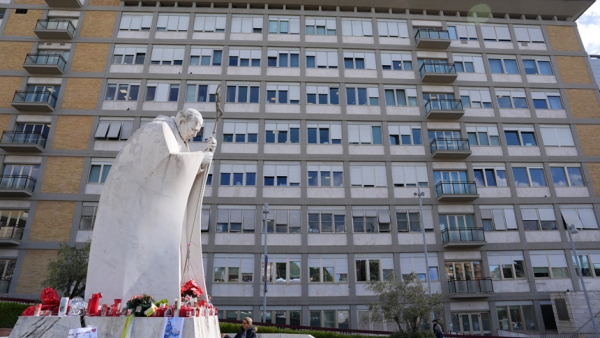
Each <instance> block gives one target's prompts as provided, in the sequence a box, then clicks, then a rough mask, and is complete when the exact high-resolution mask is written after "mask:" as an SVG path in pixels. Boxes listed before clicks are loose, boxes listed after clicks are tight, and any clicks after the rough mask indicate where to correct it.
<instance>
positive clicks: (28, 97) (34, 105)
mask: <svg viewBox="0 0 600 338" xmlns="http://www.w3.org/2000/svg"><path fill="white" fill-rule="evenodd" d="M11 105H12V106H13V107H15V108H17V109H19V110H40V111H53V110H54V108H55V107H56V96H55V95H54V93H52V92H51V91H50V90H45V91H42V92H28V91H26V90H17V91H16V92H15V95H14V96H13V101H12V102H11Z"/></svg>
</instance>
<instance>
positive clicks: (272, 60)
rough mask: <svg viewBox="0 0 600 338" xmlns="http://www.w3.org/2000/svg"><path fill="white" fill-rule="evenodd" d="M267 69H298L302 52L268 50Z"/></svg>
mask: <svg viewBox="0 0 600 338" xmlns="http://www.w3.org/2000/svg"><path fill="white" fill-rule="evenodd" d="M267 67H278V68H298V67H300V50H280V49H268V50H267Z"/></svg>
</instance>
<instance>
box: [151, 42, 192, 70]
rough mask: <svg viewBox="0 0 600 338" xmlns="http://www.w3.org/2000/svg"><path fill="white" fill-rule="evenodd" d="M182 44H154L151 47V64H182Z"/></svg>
mask: <svg viewBox="0 0 600 338" xmlns="http://www.w3.org/2000/svg"><path fill="white" fill-rule="evenodd" d="M184 53H185V47H184V46H169V47H166V46H154V47H153V48H152V58H151V60H150V64H151V65H163V66H164V65H168V66H170V65H182V64H183V54H184Z"/></svg>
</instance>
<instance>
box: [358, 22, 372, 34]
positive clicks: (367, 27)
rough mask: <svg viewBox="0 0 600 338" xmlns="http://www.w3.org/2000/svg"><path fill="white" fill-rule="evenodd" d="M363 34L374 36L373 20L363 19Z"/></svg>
mask: <svg viewBox="0 0 600 338" xmlns="http://www.w3.org/2000/svg"><path fill="white" fill-rule="evenodd" d="M361 35H363V36H373V22H372V21H363V22H362V34H361Z"/></svg>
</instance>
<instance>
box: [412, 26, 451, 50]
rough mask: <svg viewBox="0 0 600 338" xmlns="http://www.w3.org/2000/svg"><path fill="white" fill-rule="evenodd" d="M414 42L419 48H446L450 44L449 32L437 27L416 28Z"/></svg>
mask: <svg viewBox="0 0 600 338" xmlns="http://www.w3.org/2000/svg"><path fill="white" fill-rule="evenodd" d="M415 42H416V44H417V47H419V48H441V49H444V48H447V47H448V46H449V45H450V34H449V33H448V31H447V30H442V29H438V28H418V29H417V31H416V33H415Z"/></svg>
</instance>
